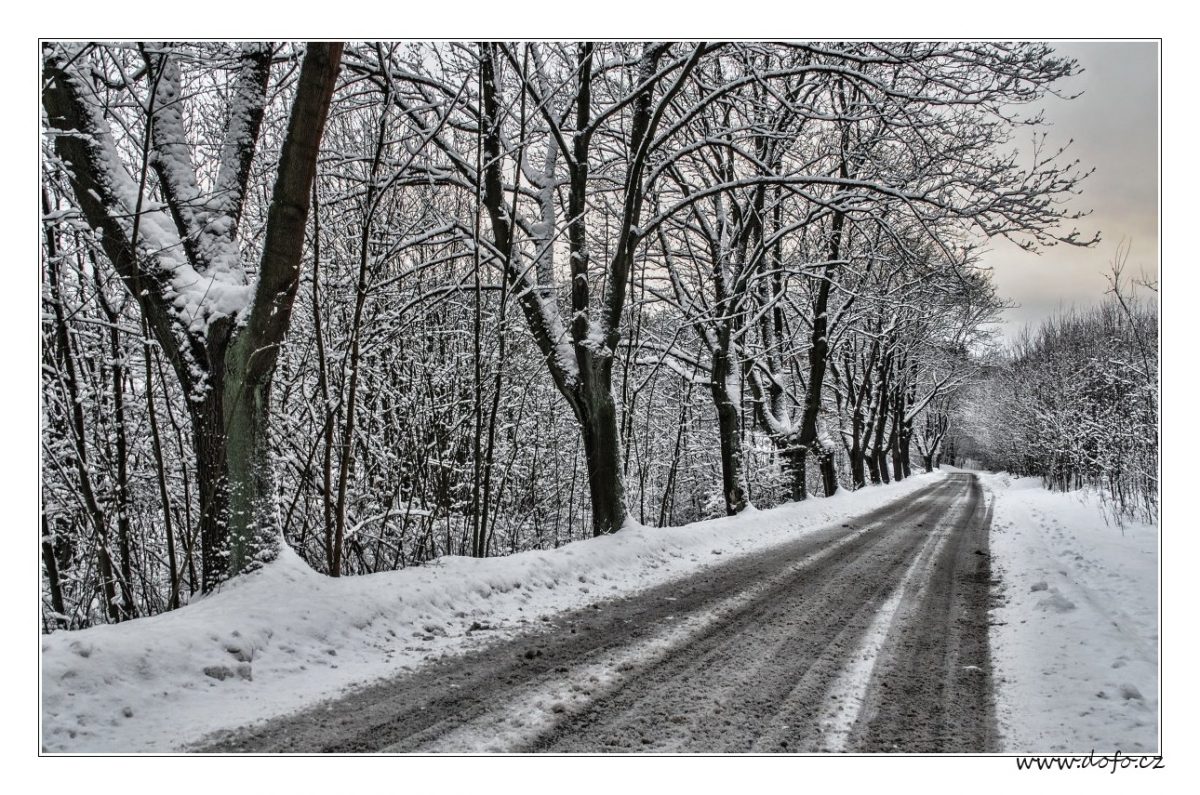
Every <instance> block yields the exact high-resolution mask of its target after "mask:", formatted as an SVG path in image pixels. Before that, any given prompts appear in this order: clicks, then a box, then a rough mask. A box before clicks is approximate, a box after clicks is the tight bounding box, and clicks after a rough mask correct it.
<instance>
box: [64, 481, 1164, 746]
mask: <svg viewBox="0 0 1200 795" xmlns="http://www.w3.org/2000/svg"><path fill="white" fill-rule="evenodd" d="M939 477H941V475H940V474H933V475H919V476H916V477H913V478H910V479H908V480H905V481H903V482H902V483H893V484H891V485H887V486H874V487H870V488H867V489H863V490H861V491H858V492H853V493H851V492H842V493H839V494H838V495H836V496H834V497H832V498H828V499H814V500H808V501H806V502H803V503H792V504H788V505H784V506H780V507H778V508H774V509H771V510H767V511H747V512H744V513H743V514H741V515H739V516H736V517H732V518H727V519H716V520H712V521H707V522H699V523H696V524H692V525H687V526H684V527H678V528H648V527H639V526H636V525H631V526H628V527H626V528H624V529H622V530H621V531H620V532H619V533H617V534H615V535H611V536H606V537H602V538H594V539H588V540H586V541H579V542H576V543H573V544H569V545H567V546H564V547H562V548H560V549H557V550H553V551H544V552H542V551H536V552H525V553H520V554H517V555H512V556H509V557H504V558H491V559H486V560H475V559H471V558H457V557H455V558H443V559H442V560H440V561H438V562H437V563H435V564H432V565H429V566H425V567H421V568H415V569H406V570H403V571H398V572H389V573H384V574H376V575H369V576H363V577H348V578H342V579H333V578H328V577H325V576H323V575H320V574H317V573H316V572H314V571H312V570H311V569H309V568H308V567H307V566H306V565H305V564H304V563H303V562H302V561H301V560H300V559H299V558H298V557H297V556H296V555H295V553H293V552H292V551H291V550H290V549H287V548H286V547H285V548H284V550H283V552H282V553H281V555H280V557H279V559H278V560H276V561H275V562H273V563H271V564H268V565H267V566H266V567H264V568H263V569H261V570H259V571H257V572H255V573H253V574H250V575H247V576H244V577H241V578H239V579H238V580H236V581H234V582H232V583H230V584H228V585H227V586H226V587H225V588H224V589H222V590H221V591H220V592H218V593H215V594H212V595H210V596H208V597H205V598H203V599H198V600H196V601H195V602H194V603H192V604H191V605H189V606H187V607H184V608H182V609H180V610H176V611H174V612H172V613H167V614H164V615H160V616H154V617H151V618H143V619H137V620H134V621H130V622H127V623H124V624H118V625H111V626H100V627H94V628H91V629H87V630H82V631H78V632H57V633H54V634H51V635H47V636H44V637H43V638H42V656H41V663H42V691H41V696H42V742H43V746H44V749H45V750H46V751H48V752H64V751H71V752H79V751H100V752H103V751H119V752H161V751H169V750H175V749H180V748H182V747H185V746H187V745H188V744H190V743H194V742H195V741H196V740H198V739H200V738H201V737H202V736H204V735H205V734H208V733H210V732H212V731H216V730H218V729H223V728H232V727H236V726H240V725H244V724H246V723H249V722H253V721H256V720H261V719H264V718H268V717H272V716H277V715H281V714H285V713H288V712H292V711H295V710H297V709H300V708H302V707H304V706H307V705H308V704H311V703H313V702H314V701H317V700H319V699H322V698H325V697H329V696H333V695H336V694H337V693H339V692H341V691H343V690H344V689H346V688H348V687H350V686H353V685H356V684H362V683H366V682H370V681H373V680H377V679H379V678H383V677H386V676H389V675H393V674H396V673H398V672H401V671H404V670H409V669H411V668H413V667H415V666H418V665H420V664H421V663H422V662H424V661H427V660H431V659H434V658H436V657H438V656H440V655H443V654H446V653H459V652H463V651H467V650H469V649H471V648H475V647H478V646H479V645H480V644H482V643H485V642H487V641H488V640H491V639H495V638H499V637H505V636H510V635H512V634H515V633H517V632H519V631H521V630H522V629H523V628H525V625H528V624H529V623H531V622H533V621H535V620H537V619H538V618H539V617H541V616H548V615H550V614H553V613H556V612H559V611H563V610H569V609H575V608H579V607H582V606H585V605H588V604H591V603H594V602H596V601H598V600H601V599H604V598H607V597H612V596H617V595H625V594H629V593H633V592H636V591H638V590H641V589H644V588H648V587H651V586H655V585H659V584H661V583H664V582H667V581H669V580H672V579H676V578H681V577H685V576H688V575H690V574H692V573H694V572H696V571H697V570H699V569H702V568H704V567H706V566H709V565H712V564H715V563H721V562H725V561H728V560H729V559H731V558H732V557H735V556H737V555H743V554H748V553H751V552H755V551H758V550H762V549H765V548H768V547H770V546H773V545H776V544H780V543H784V542H786V541H788V540H790V539H793V538H795V537H797V536H798V535H801V534H803V533H808V532H812V531H815V530H817V529H819V528H821V527H824V526H826V525H829V524H832V523H840V522H841V521H842V520H843V519H844V518H846V517H848V516H853V515H856V514H859V513H863V512H866V511H870V510H872V509H874V508H876V507H879V506H881V505H883V504H884V503H886V502H888V501H890V500H892V499H895V498H897V497H900V496H902V495H905V494H908V493H911V492H912V491H914V490H916V489H917V488H919V487H921V486H924V485H927V484H928V483H930V482H931V480H933V479H936V478H939ZM472 627H475V629H472ZM480 627H483V628H484V629H483V630H481V629H480ZM1143 692H1150V693H1153V692H1154V688H1153V687H1147V688H1144V689H1143Z"/></svg>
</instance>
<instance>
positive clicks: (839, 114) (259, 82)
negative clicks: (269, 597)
mask: <svg viewBox="0 0 1200 795" xmlns="http://www.w3.org/2000/svg"><path fill="white" fill-rule="evenodd" d="M41 57H42V74H41V99H42V108H41V111H42V117H41V120H42V132H43V135H42V139H41V141H42V185H41V193H40V196H39V202H40V216H41V230H40V234H41V254H42V256H41V273H42V282H41V284H42V290H41V295H40V303H41V315H40V316H41V330H40V331H41V359H40V388H41V395H40V415H39V422H40V425H41V449H40V460H41V496H40V499H41V527H40V537H41V547H40V550H41V555H40V560H39V566H40V569H41V575H42V576H41V581H42V593H41V597H42V613H41V619H42V629H43V631H47V632H49V631H54V630H58V629H77V628H83V627H88V626H91V625H94V624H99V623H106V622H120V621H124V620H127V619H130V618H134V617H138V616H146V615H152V614H156V613H160V612H163V611H167V610H172V609H175V608H177V607H180V606H181V605H184V604H186V603H188V602H189V600H190V599H192V598H195V597H198V596H199V595H201V594H204V593H207V592H210V591H212V590H214V589H216V588H219V587H220V585H221V583H222V582H224V581H226V580H228V579H229V578H231V577H233V576H236V575H238V574H240V573H242V572H246V571H250V570H253V569H254V568H255V567H256V566H259V565H261V564H262V563H263V562H265V561H269V560H271V559H272V558H273V557H274V556H275V555H276V554H278V550H279V545H280V544H287V545H288V546H290V547H291V548H293V549H295V550H296V552H297V553H298V554H299V555H300V556H301V557H302V558H303V559H304V560H305V561H306V562H307V563H308V564H309V565H310V566H311V567H312V568H313V569H315V570H317V571H319V572H322V573H325V574H327V575H329V576H331V577H338V576H351V575H360V574H367V573H372V572H379V571H390V570H394V569H399V568H403V567H408V566H417V565H422V564H425V563H428V562H430V561H434V560H437V559H439V558H441V557H443V556H451V555H466V556H474V557H488V556H498V555H506V554H511V553H515V552H520V551H524V550H530V549H547V548H554V547H558V546H561V545H563V544H566V543H568V542H570V541H572V540H576V539H580V538H584V537H589V536H592V535H601V534H607V533H613V532H619V531H620V530H621V528H622V527H625V526H627V525H629V524H641V525H647V526H678V525H683V524H686V523H689V522H694V521H697V520H700V519H705V518H712V517H717V516H724V515H734V514H737V513H740V512H743V511H746V510H748V509H751V508H766V507H770V506H773V505H776V504H779V503H782V502H786V501H793V500H804V499H819V498H821V497H822V496H828V495H831V494H833V493H835V492H837V491H838V490H842V489H850V490H854V489H861V488H869V487H870V486H871V485H872V484H878V483H886V482H890V481H895V480H902V479H904V478H906V477H909V476H910V475H911V474H912V473H914V472H917V471H925V470H931V469H933V468H935V467H938V466H939V465H941V464H943V463H945V464H951V463H953V464H959V465H971V466H986V467H989V468H997V469H1007V470H1009V471H1011V472H1014V473H1019V474H1031V475H1037V476H1040V477H1042V478H1043V479H1044V481H1045V482H1046V484H1047V485H1048V486H1050V487H1053V488H1059V489H1069V488H1078V487H1081V486H1093V487H1097V488H1102V489H1104V490H1105V493H1107V494H1109V495H1111V503H1112V507H1113V513H1114V515H1115V516H1117V517H1120V516H1153V515H1154V514H1155V513H1156V511H1157V496H1156V495H1157V493H1158V477H1157V473H1158V430H1157V429H1158V414H1157V411H1158V318H1157V311H1156V308H1155V307H1154V305H1153V304H1152V303H1151V302H1149V301H1147V300H1145V299H1144V298H1139V297H1138V293H1137V292H1136V291H1135V287H1136V288H1137V289H1139V290H1141V294H1145V293H1146V292H1147V290H1146V289H1145V288H1149V290H1153V289H1155V285H1153V284H1143V285H1134V284H1133V283H1132V282H1131V280H1130V279H1129V278H1128V277H1126V276H1124V275H1123V273H1122V271H1121V269H1120V267H1119V266H1115V267H1114V275H1113V279H1112V289H1111V290H1110V295H1109V296H1108V297H1107V298H1105V299H1104V301H1103V302H1102V303H1099V304H1098V305H1097V306H1096V307H1094V308H1092V309H1082V310H1075V311H1065V312H1064V313H1062V314H1061V315H1060V316H1057V317H1055V318H1053V319H1052V320H1050V321H1047V322H1046V323H1045V324H1044V325H1042V326H1041V327H1039V328H1031V329H1029V330H1027V331H1026V332H1025V333H1024V334H1023V335H1022V336H1021V337H1020V338H1019V339H1017V340H1016V341H1015V342H1014V343H1012V344H1005V342H1004V340H1003V339H1002V338H1001V337H1000V335H999V334H998V332H997V321H998V318H999V316H1000V313H1001V312H1002V311H1003V310H1004V309H1005V307H1006V302H1005V300H1004V299H1003V298H1002V297H1001V296H999V295H998V294H997V291H996V288H995V286H994V284H993V281H992V278H991V273H990V271H989V270H988V269H987V268H986V267H985V266H984V265H983V264H982V263H981V260H980V258H981V252H982V251H983V249H984V248H985V247H987V246H989V245H1016V246H1020V247H1023V248H1026V249H1030V250H1036V251H1042V252H1044V257H1045V259H1047V263H1046V267H1052V266H1053V263H1052V261H1051V260H1052V250H1053V248H1054V247H1055V246H1060V245H1061V246H1087V245H1094V244H1096V243H1097V242H1098V241H1097V239H1096V237H1094V236H1091V235H1089V233H1087V232H1081V231H1078V230H1077V229H1076V222H1077V221H1080V219H1081V218H1082V215H1083V214H1082V213H1081V212H1078V211H1075V210H1072V209H1070V208H1069V207H1068V205H1067V202H1068V200H1070V199H1071V198H1073V197H1075V196H1076V195H1077V194H1079V193H1080V192H1081V191H1082V189H1083V186H1084V185H1085V184H1086V179H1085V178H1086V176H1087V174H1088V170H1089V167H1088V166H1086V165H1085V164H1081V163H1080V162H1079V161H1078V160H1075V159H1074V157H1073V156H1072V154H1071V153H1070V152H1069V151H1068V150H1062V149H1056V148H1053V147H1048V146H1047V145H1046V144H1045V132H1044V130H1043V128H1042V121H1041V119H1040V117H1039V115H1038V113H1037V112H1036V111H1035V110H1032V109H1031V106H1032V105H1033V104H1034V103H1036V102H1038V101H1039V100H1040V99H1042V98H1043V97H1045V96H1047V94H1050V93H1054V92H1057V91H1059V90H1060V88H1059V87H1060V86H1061V83H1062V81H1064V80H1065V79H1067V78H1069V77H1071V76H1072V75H1073V74H1075V73H1076V72H1077V70H1078V65H1077V64H1076V63H1075V62H1074V61H1072V60H1070V59H1066V58H1061V57H1059V56H1057V55H1056V54H1055V52H1054V51H1053V49H1052V47H1050V46H1049V45H1046V44H1039V43H1016V44H1007V43H997V42H991V43H964V42H950V43H945V42H896V43H879V42H805V43H797V42H788V43H753V42H736V43H717V42H668V43H660V42H549V43H526V42H515V43H514V42H504V43H501V42H478V43H474V42H473V43H456V42H432V43H430V42H365V43H364V42H354V43H347V44H345V45H343V44H340V43H330V42H314V43H308V44H304V43H296V42H286V43H262V42H243V43H215V42H214V43H187V42H143V43H83V42H74V43H57V42H47V43H44V44H43V46H42V51H41ZM1031 140H1032V141H1033V142H1034V145H1033V147H1032V156H1031V154H1030V151H1031V150H1030V148H1029V146H1028V144H1029V142H1030V141H1031ZM1099 298H1101V297H1100V296H1098V299H1099Z"/></svg>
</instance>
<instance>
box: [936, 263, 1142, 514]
mask: <svg viewBox="0 0 1200 795" xmlns="http://www.w3.org/2000/svg"><path fill="white" fill-rule="evenodd" d="M1112 283H1113V295H1112V297H1111V298H1109V299H1108V300H1107V301H1105V302H1104V303H1102V304H1100V305H1098V306H1095V307H1093V308H1090V309H1078V310H1071V311H1067V312H1063V313H1061V314H1059V315H1056V316H1054V317H1052V318H1050V319H1049V320H1047V321H1045V322H1043V323H1042V324H1041V325H1039V326H1038V327H1036V328H1032V329H1026V330H1025V331H1024V332H1023V333H1022V335H1021V336H1020V337H1019V338H1018V339H1017V340H1016V342H1015V343H1014V344H1013V346H1012V350H1011V354H1010V355H1009V356H1008V357H1006V358H1004V359H1001V360H999V361H997V362H995V363H994V364H993V365H992V367H991V368H989V370H990V371H989V374H988V378H987V379H986V380H985V381H983V382H982V384H981V386H980V387H979V390H978V391H976V392H975V393H974V394H973V396H972V399H971V400H970V401H968V411H969V413H968V415H967V416H966V417H965V420H966V421H965V422H963V423H961V424H960V431H961V432H962V433H963V435H964V437H965V438H964V441H963V442H961V443H960V445H959V450H958V454H959V455H960V456H972V457H977V458H978V459H980V461H981V463H982V464H984V465H986V466H989V467H995V468H997V469H1006V470H1008V471H1010V472H1013V473H1015V474H1020V475H1035V476H1037V477H1040V478H1042V480H1043V481H1044V482H1045V484H1046V486H1047V487H1048V488H1054V489H1060V490H1068V489H1078V488H1083V487H1091V488H1096V489H1099V490H1101V492H1102V493H1103V494H1105V495H1106V496H1107V497H1108V498H1109V499H1110V500H1111V505H1112V506H1113V508H1114V512H1115V513H1116V514H1118V515H1120V516H1130V517H1138V518H1142V519H1146V520H1153V519H1155V518H1156V516H1157V512H1158V482H1159V481H1158V466H1159V457H1158V456H1159V435H1158V422H1159V416H1158V396H1159V373H1158V313H1157V310H1156V308H1155V306H1154V304H1153V303H1152V302H1151V301H1148V300H1147V299H1146V298H1145V297H1144V296H1143V297H1138V296H1135V295H1134V294H1133V291H1132V289H1131V285H1130V284H1128V283H1125V282H1124V281H1123V278H1122V274H1121V269H1120V268H1117V269H1116V271H1115V274H1114V276H1113V282H1112ZM964 444H965V445H966V446H965V447H964Z"/></svg>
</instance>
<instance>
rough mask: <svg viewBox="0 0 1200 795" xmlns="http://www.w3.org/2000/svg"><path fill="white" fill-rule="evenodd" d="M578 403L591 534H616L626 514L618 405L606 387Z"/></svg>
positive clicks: (584, 397)
mask: <svg viewBox="0 0 1200 795" xmlns="http://www.w3.org/2000/svg"><path fill="white" fill-rule="evenodd" d="M577 405H578V406H579V408H578V409H577V410H576V416H577V417H578V419H579V424H580V426H581V427H582V429H583V449H584V454H585V457H586V459H587V470H588V486H589V488H590V491H591V496H592V533H593V535H597V536H601V535H606V534H608V533H615V532H616V531H618V530H620V529H621V527H622V525H624V524H625V516H626V509H625V483H624V479H623V478H622V477H621V445H620V432H619V431H618V429H617V407H616V404H615V402H614V401H613V397H612V392H611V390H608V389H592V390H588V393H587V394H586V395H584V396H583V397H582V399H581V400H580V401H579V402H578V404H577Z"/></svg>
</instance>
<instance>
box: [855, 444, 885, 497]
mask: <svg viewBox="0 0 1200 795" xmlns="http://www.w3.org/2000/svg"><path fill="white" fill-rule="evenodd" d="M866 458H867V457H866V456H865V455H864V454H863V450H862V447H861V446H860V445H859V443H858V440H855V442H854V444H853V446H851V448H850V483H851V484H852V485H853V487H854V488H855V489H862V488H866V485H867V472H866ZM871 479H872V480H873V481H874V482H876V483H877V482H879V473H878V472H875V473H874V474H873V475H872V478H871Z"/></svg>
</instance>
